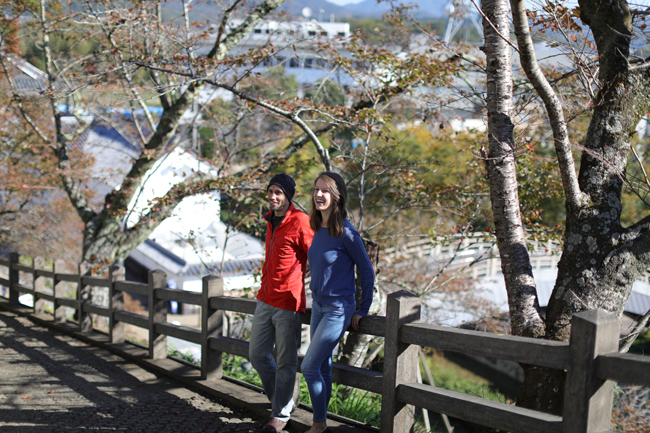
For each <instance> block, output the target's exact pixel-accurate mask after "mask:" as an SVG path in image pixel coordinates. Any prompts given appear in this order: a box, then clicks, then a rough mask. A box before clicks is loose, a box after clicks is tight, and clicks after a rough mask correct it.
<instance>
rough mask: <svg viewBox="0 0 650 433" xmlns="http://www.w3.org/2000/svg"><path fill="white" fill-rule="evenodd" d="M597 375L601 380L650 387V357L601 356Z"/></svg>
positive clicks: (618, 354) (597, 359) (597, 360)
mask: <svg viewBox="0 0 650 433" xmlns="http://www.w3.org/2000/svg"><path fill="white" fill-rule="evenodd" d="M596 374H597V375H598V377H599V378H601V379H609V380H613V381H616V382H621V383H634V384H636V385H644V386H649V387H650V357H643V356H639V355H634V354H632V353H612V354H608V355H599V356H598V358H596Z"/></svg>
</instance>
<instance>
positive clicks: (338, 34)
mask: <svg viewBox="0 0 650 433" xmlns="http://www.w3.org/2000/svg"><path fill="white" fill-rule="evenodd" d="M337 36H343V37H345V32H338V33H337Z"/></svg>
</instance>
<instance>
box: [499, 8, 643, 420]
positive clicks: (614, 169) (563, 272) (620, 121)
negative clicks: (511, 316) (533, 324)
mask: <svg viewBox="0 0 650 433" xmlns="http://www.w3.org/2000/svg"><path fill="white" fill-rule="evenodd" d="M511 3H512V7H513V15H514V22H515V29H516V32H517V39H518V43H519V47H520V49H521V50H522V55H521V60H522V66H523V67H524V70H526V73H527V75H528V77H529V79H530V80H531V82H533V84H534V86H535V88H536V90H537V91H538V93H539V94H540V96H541V97H542V99H543V100H544V103H545V104H546V107H547V111H549V118H550V120H551V127H552V128H553V133H554V136H555V139H556V150H558V152H557V153H558V161H559V163H560V169H561V170H562V178H563V181H564V189H565V194H566V204H565V206H566V214H567V218H566V227H565V232H564V249H563V252H562V258H561V260H560V262H559V264H558V276H557V280H556V283H555V288H554V290H553V294H552V296H551V299H550V300H549V305H548V309H547V314H546V335H545V337H546V338H549V339H553V340H560V341H567V340H568V339H569V337H570V332H571V319H572V317H573V315H574V314H575V313H577V312H580V311H584V310H591V309H604V310H606V311H608V312H611V313H613V314H616V315H617V316H618V317H620V316H621V315H622V313H623V309H624V307H625V304H626V303H627V300H628V298H629V296H630V293H631V290H632V285H633V284H634V281H636V279H637V278H638V277H639V276H640V275H641V274H642V273H643V272H644V271H645V270H646V269H648V267H649V265H650V243H649V241H650V235H649V234H648V228H650V220H649V218H645V219H643V220H641V221H639V222H638V223H636V224H634V225H632V226H631V227H627V228H624V227H623V226H622V225H621V212H622V202H621V195H622V190H623V187H624V185H625V172H626V166H627V161H628V156H629V154H630V150H631V142H630V140H631V138H632V135H633V134H634V133H635V129H636V126H637V124H638V122H639V120H640V119H641V117H642V116H643V115H644V114H645V113H646V112H647V111H648V109H649V108H650V74H649V72H648V68H647V67H645V68H638V69H635V68H633V67H632V66H631V64H630V63H629V60H630V59H629V58H628V57H629V54H630V41H631V37H632V19H631V14H630V11H629V9H628V6H627V3H626V2H625V1H624V0H613V1H603V0H581V1H580V2H579V3H580V11H581V12H580V13H581V15H580V17H581V19H582V21H583V23H584V24H586V25H588V26H589V27H590V28H591V30H592V32H593V35H594V39H595V41H596V45H597V49H598V59H599V78H600V80H601V88H600V89H599V91H598V94H597V98H596V100H595V101H594V102H595V104H594V111H593V115H592V118H591V121H590V125H589V129H588V132H587V136H586V138H585V142H584V144H583V152H582V158H581V163H580V172H579V174H578V177H577V181H578V186H579V192H576V191H575V188H574V187H572V186H571V185H570V184H567V182H566V181H565V180H566V179H570V178H571V177H572V176H573V174H572V173H571V172H570V171H569V170H572V168H571V167H570V165H567V164H566V161H567V154H566V152H565V150H566V148H565V146H561V147H560V148H558V144H561V143H558V139H562V140H564V139H565V137H566V136H565V132H564V131H563V129H564V125H563V120H562V119H563V117H562V116H559V115H558V114H559V113H557V111H556V108H557V104H556V100H557V98H556V97H555V95H554V94H550V93H549V91H551V92H552V90H551V89H549V88H548V87H547V86H545V84H544V82H545V79H543V77H540V76H539V71H538V70H536V62H535V61H534V57H533V58H532V59H531V56H530V55H529V54H530V50H528V48H530V47H529V46H528V45H529V44H528V42H530V40H529V38H526V35H525V33H527V31H528V28H527V27H528V24H527V19H524V16H525V10H523V5H522V3H521V2H520V1H519V0H511ZM533 54H534V53H533ZM567 186H569V188H567ZM524 371H525V378H524V384H523V386H522V391H521V393H520V395H519V398H518V401H517V404H518V405H522V406H525V407H529V408H532V409H537V410H542V411H545V412H550V413H555V414H561V413H562V408H563V397H564V392H563V390H564V386H565V383H564V380H565V377H564V373H563V372H561V371H557V370H548V369H540V368H533V367H531V366H524Z"/></svg>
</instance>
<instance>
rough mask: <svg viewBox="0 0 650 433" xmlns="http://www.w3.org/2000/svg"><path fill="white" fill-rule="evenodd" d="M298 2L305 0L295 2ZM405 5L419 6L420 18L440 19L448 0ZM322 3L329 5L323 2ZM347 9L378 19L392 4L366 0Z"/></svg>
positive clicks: (410, 0)
mask: <svg viewBox="0 0 650 433" xmlns="http://www.w3.org/2000/svg"><path fill="white" fill-rule="evenodd" d="M293 1H296V2H299V1H304V0H293ZM403 2H404V3H405V4H413V3H415V4H417V6H418V8H417V9H414V10H413V14H414V15H415V16H416V17H418V18H422V17H429V18H434V17H435V18H440V17H443V16H444V15H445V13H444V7H445V5H446V4H447V3H450V1H448V0H404V1H403ZM322 3H328V2H327V1H322ZM345 9H348V10H350V11H352V13H351V15H353V16H355V17H363V16H367V17H378V16H381V15H382V14H384V13H385V12H386V11H388V10H389V9H390V4H389V3H386V2H381V3H377V0H364V1H362V2H361V3H355V4H348V5H346V6H345Z"/></svg>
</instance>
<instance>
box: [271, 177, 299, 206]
mask: <svg viewBox="0 0 650 433" xmlns="http://www.w3.org/2000/svg"><path fill="white" fill-rule="evenodd" d="M271 185H277V186H279V187H280V188H282V191H283V192H284V195H285V196H287V198H288V199H289V201H291V199H293V195H294V194H295V193H296V182H295V181H294V180H293V178H292V177H291V176H289V175H288V174H284V173H280V174H276V175H275V176H273V178H272V179H271V181H270V182H269V186H271ZM266 190H267V191H268V190H269V187H268V186H267V187H266Z"/></svg>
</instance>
